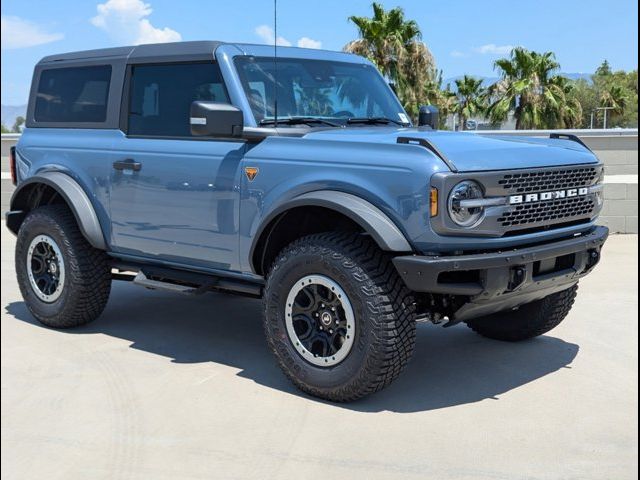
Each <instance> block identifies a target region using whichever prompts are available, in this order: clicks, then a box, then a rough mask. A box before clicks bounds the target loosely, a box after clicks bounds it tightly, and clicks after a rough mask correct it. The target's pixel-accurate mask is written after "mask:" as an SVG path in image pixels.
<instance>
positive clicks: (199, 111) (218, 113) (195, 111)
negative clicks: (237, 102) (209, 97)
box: [189, 101, 244, 137]
mask: <svg viewBox="0 0 640 480" xmlns="http://www.w3.org/2000/svg"><path fill="white" fill-rule="evenodd" d="M189 117H190V118H189V123H190V124H191V135H194V136H199V137H200V136H209V137H240V136H242V128H243V125H244V116H243V115H242V110H240V109H239V108H237V107H234V106H233V105H229V104H227V103H215V102H201V101H196V102H193V103H192V104H191V111H190V115H189Z"/></svg>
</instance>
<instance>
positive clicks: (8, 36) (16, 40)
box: [0, 15, 64, 50]
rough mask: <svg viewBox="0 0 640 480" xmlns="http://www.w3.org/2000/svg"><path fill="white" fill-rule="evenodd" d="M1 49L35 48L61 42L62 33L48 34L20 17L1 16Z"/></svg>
mask: <svg viewBox="0 0 640 480" xmlns="http://www.w3.org/2000/svg"><path fill="white" fill-rule="evenodd" d="M0 21H1V23H2V25H1V30H2V42H1V43H2V49H3V50H5V49H6V50H9V49H14V48H26V47H35V46H36V45H43V44H45V43H51V42H55V41H57V40H62V39H63V38H64V35H63V34H62V33H49V32H46V31H45V30H43V29H42V27H40V26H39V25H37V24H35V23H33V22H30V21H29V20H24V19H22V18H20V17H14V16H10V15H2V17H1V19H0Z"/></svg>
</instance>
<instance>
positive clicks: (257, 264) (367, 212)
mask: <svg viewBox="0 0 640 480" xmlns="http://www.w3.org/2000/svg"><path fill="white" fill-rule="evenodd" d="M300 216H303V217H304V218H308V219H311V220H313V221H312V222H311V223H312V224H311V225H308V224H305V223H304V222H300V221H299V219H300ZM331 222H333V223H335V227H331ZM336 227H337V228H338V229H352V230H355V231H361V232H363V233H366V234H368V235H370V236H371V237H372V238H373V240H374V241H375V242H376V244H377V245H378V246H379V247H380V248H381V249H382V250H385V251H390V252H411V251H412V250H413V249H412V247H411V245H410V243H409V242H408V241H407V238H406V237H405V235H404V233H402V231H401V230H400V229H399V228H398V226H397V225H396V224H395V223H394V222H393V221H392V220H391V219H390V218H389V217H388V216H387V215H386V214H385V213H384V212H382V210H380V209H379V208H378V207H376V206H375V205H373V204H371V203H370V202H368V201H366V200H364V199H363V198H361V197H358V196H356V195H352V194H349V193H345V192H338V191H333V190H320V191H315V192H309V193H305V194H303V195H300V196H297V197H295V198H293V199H291V200H289V201H287V202H285V203H284V204H282V205H280V206H278V207H276V208H275V209H273V210H272V211H271V212H270V213H269V214H268V215H266V216H265V217H264V219H263V221H262V222H261V224H260V227H259V228H258V230H257V232H256V234H255V236H254V239H253V242H252V245H251V249H250V252H249V262H250V265H251V268H252V270H253V271H254V272H255V273H257V274H259V275H265V274H266V271H267V269H268V267H269V265H270V264H271V262H272V261H273V260H274V259H275V256H276V255H277V253H278V252H279V251H280V250H281V248H282V247H284V246H286V245H287V244H288V243H290V242H291V241H293V240H295V239H296V238H299V237H300V236H304V235H308V234H312V233H320V232H322V231H326V230H327V229H329V230H334V229H336Z"/></svg>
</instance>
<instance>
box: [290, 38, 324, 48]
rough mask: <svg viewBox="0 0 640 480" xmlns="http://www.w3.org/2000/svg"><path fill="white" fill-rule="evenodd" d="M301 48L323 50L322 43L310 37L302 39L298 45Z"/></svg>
mask: <svg viewBox="0 0 640 480" xmlns="http://www.w3.org/2000/svg"><path fill="white" fill-rule="evenodd" d="M296 45H298V46H299V47H300V48H322V42H321V41H319V40H314V39H313V38H309V37H302V38H301V39H299V40H298V42H297V44H296Z"/></svg>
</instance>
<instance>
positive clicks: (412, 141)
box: [396, 137, 458, 173]
mask: <svg viewBox="0 0 640 480" xmlns="http://www.w3.org/2000/svg"><path fill="white" fill-rule="evenodd" d="M396 143H402V144H404V145H419V146H421V147H424V148H426V149H427V150H429V151H430V152H431V153H433V154H434V155H435V156H436V157H438V158H439V159H440V160H442V161H443V162H444V163H445V164H446V165H447V167H449V169H450V170H451V171H452V172H454V173H457V172H458V169H457V168H456V166H455V165H454V164H453V162H451V161H450V160H449V159H448V158H447V157H446V156H445V155H444V153H442V152H441V151H440V150H438V147H436V146H435V145H434V144H433V143H431V142H430V141H429V140H426V139H424V138H415V137H398V139H397V140H396Z"/></svg>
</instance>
